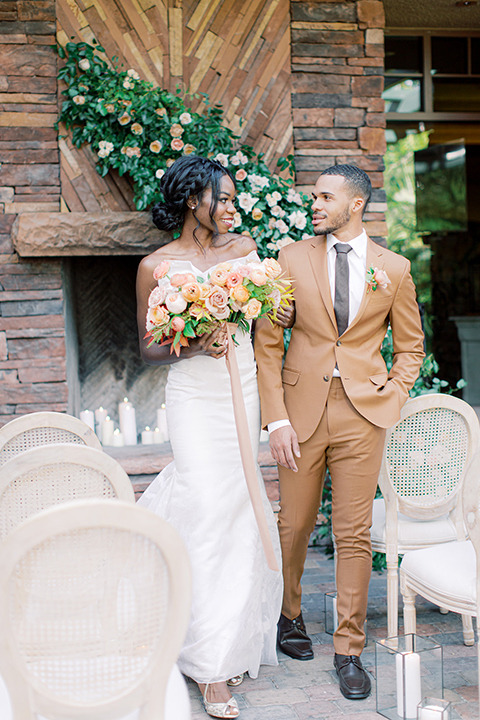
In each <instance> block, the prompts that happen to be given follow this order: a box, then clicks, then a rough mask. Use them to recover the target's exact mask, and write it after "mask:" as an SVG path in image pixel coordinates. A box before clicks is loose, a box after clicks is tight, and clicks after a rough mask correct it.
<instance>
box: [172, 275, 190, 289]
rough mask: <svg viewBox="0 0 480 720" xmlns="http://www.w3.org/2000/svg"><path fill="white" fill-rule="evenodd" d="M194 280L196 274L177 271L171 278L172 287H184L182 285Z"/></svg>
mask: <svg viewBox="0 0 480 720" xmlns="http://www.w3.org/2000/svg"><path fill="white" fill-rule="evenodd" d="M192 282H195V275H193V274H192V273H175V274H174V275H172V277H171V278H170V285H171V286H172V287H182V285H185V284H186V283H192Z"/></svg>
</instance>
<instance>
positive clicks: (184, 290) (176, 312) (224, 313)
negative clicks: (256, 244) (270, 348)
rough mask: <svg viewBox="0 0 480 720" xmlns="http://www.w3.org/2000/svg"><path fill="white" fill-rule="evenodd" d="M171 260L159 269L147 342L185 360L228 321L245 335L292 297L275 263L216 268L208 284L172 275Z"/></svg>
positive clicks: (186, 275)
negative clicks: (194, 343) (193, 343)
mask: <svg viewBox="0 0 480 720" xmlns="http://www.w3.org/2000/svg"><path fill="white" fill-rule="evenodd" d="M169 270H170V263H169V262H168V261H167V260H162V262H161V263H160V264H159V265H157V267H156V268H155V270H154V272H153V277H154V278H155V280H157V287H155V288H154V289H153V290H152V292H151V293H150V296H149V298H148V311H147V321H146V329H147V334H146V335H145V337H146V338H147V337H150V338H151V339H150V342H149V346H150V345H151V344H152V343H153V342H156V343H159V344H160V345H168V344H170V345H171V348H170V352H175V354H176V355H177V357H178V356H179V355H180V349H181V347H182V346H184V347H185V346H188V339H189V338H195V337H199V336H201V335H204V334H205V333H211V332H213V330H214V329H215V328H216V327H218V326H220V325H221V324H222V323H224V322H231V323H236V324H237V325H238V326H239V327H240V328H242V330H244V331H245V332H248V331H249V322H248V321H249V320H253V319H255V318H259V317H263V316H265V315H269V316H270V317H271V318H273V319H275V317H276V312H277V309H278V308H279V307H280V306H281V305H283V306H286V305H287V304H288V302H289V300H290V298H291V297H292V291H291V285H290V282H289V281H288V280H285V279H284V278H282V268H281V267H280V265H279V263H278V262H277V261H276V260H274V259H273V258H266V259H265V260H263V261H262V262H259V261H257V262H247V263H245V264H237V263H235V262H234V264H232V263H230V262H224V263H220V264H219V265H215V267H214V268H212V270H211V271H209V273H208V274H207V277H206V279H205V278H203V277H201V276H197V277H196V276H195V275H194V274H193V273H190V272H185V273H178V272H176V273H174V274H173V275H169Z"/></svg>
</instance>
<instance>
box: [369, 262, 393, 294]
mask: <svg viewBox="0 0 480 720" xmlns="http://www.w3.org/2000/svg"><path fill="white" fill-rule="evenodd" d="M366 280H367V285H368V288H367V292H370V290H373V291H374V292H375V290H376V289H377V287H378V286H380V287H381V288H383V289H384V290H385V289H386V287H387V285H390V282H391V280H390V278H389V277H388V275H387V273H386V272H385V270H379V269H378V268H374V267H373V265H370V267H369V268H368V270H367V278H366Z"/></svg>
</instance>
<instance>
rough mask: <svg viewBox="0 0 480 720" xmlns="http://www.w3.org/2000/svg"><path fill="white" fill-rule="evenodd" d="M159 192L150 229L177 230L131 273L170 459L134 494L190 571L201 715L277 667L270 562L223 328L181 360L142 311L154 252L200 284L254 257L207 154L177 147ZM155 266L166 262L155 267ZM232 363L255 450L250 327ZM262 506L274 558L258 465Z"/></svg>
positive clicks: (223, 180) (231, 191)
mask: <svg viewBox="0 0 480 720" xmlns="http://www.w3.org/2000/svg"><path fill="white" fill-rule="evenodd" d="M161 189H162V193H163V196H164V199H165V201H164V202H163V203H159V204H157V205H155V207H154V208H153V221H154V223H155V225H156V226H157V227H158V228H160V229H161V230H177V229H181V233H180V236H179V237H178V239H176V240H172V241H171V242H169V243H168V244H167V245H163V246H162V247H160V248H159V249H158V250H156V251H155V252H154V253H152V254H151V255H149V256H148V257H146V258H144V259H143V260H142V261H141V263H140V266H139V270H138V277H137V303H138V316H137V319H138V329H139V337H140V348H141V355H142V358H143V360H144V361H145V362H147V363H148V364H151V365H163V364H169V365H170V371H169V374H168V381H167V386H166V391H165V393H166V405H167V418H168V429H169V433H170V439H171V443H172V449H173V456H174V461H173V462H172V463H170V465H168V466H167V467H166V468H165V469H164V470H163V471H162V472H161V473H160V474H159V475H158V476H157V478H156V479H155V480H154V482H153V483H152V484H151V485H150V487H149V488H148V489H147V490H146V492H145V493H144V495H143V496H142V497H141V499H140V500H139V503H140V504H141V505H143V506H145V507H148V508H150V509H151V510H153V511H154V512H156V513H157V514H158V515H160V516H161V517H162V518H164V519H166V520H167V521H168V522H170V523H171V524H172V525H173V526H174V527H175V528H176V529H177V530H178V531H179V533H180V534H181V536H182V538H183V540H184V542H185V545H186V547H187V550H188V552H189V556H190V560H191V564H192V572H193V605H192V611H191V617H190V625H189V629H188V632H187V637H186V640H185V645H184V647H183V650H182V652H181V654H180V657H179V660H178V665H179V668H180V670H181V671H182V672H183V673H184V674H185V675H187V676H189V677H191V678H192V679H193V680H195V681H196V682H197V683H198V686H199V688H200V691H201V693H202V696H203V699H204V704H205V709H206V711H207V713H208V714H209V715H211V716H212V717H221V718H234V717H237V716H238V714H239V710H238V705H237V702H236V700H235V698H233V697H232V695H231V692H230V690H229V687H228V686H237V685H239V684H240V683H241V682H242V679H243V673H245V672H248V673H249V675H250V677H253V678H256V677H257V676H258V671H259V666H260V664H266V665H276V664H277V656H276V649H275V646H276V624H277V621H278V618H279V616H280V609H281V599H282V580H281V573H280V572H275V571H273V570H270V569H269V568H268V566H267V562H266V559H265V555H264V551H263V547H262V543H261V540H260V535H259V532H258V528H257V525H256V521H255V518H254V514H253V509H252V505H251V502H250V499H249V495H248V490H247V485H246V481H245V477H244V473H243V469H242V463H241V458H240V451H239V447H238V440H237V434H236V427H235V421H234V415H233V405H232V397H231V389H230V379H229V375H228V371H227V367H226V363H225V354H226V348H227V338H226V332H225V329H224V328H223V327H222V328H219V329H217V330H215V331H214V332H213V333H212V334H210V335H204V336H202V337H199V338H195V339H193V340H190V341H189V343H190V344H189V346H188V347H182V348H181V352H180V357H178V358H177V356H176V355H175V354H174V353H173V354H171V353H170V346H164V347H161V346H160V345H157V344H152V345H151V346H150V347H147V340H144V335H145V318H146V314H147V305H148V296H149V294H150V292H151V291H152V289H153V288H154V287H155V285H156V281H155V280H154V277H153V273H154V269H155V268H156V266H157V265H159V264H160V263H161V262H162V261H167V262H168V263H169V267H170V269H169V274H170V273H184V272H189V273H193V274H194V275H195V277H196V278H197V279H199V280H200V281H203V280H204V279H205V280H206V279H207V277H208V275H209V273H210V272H211V271H212V270H213V269H214V268H215V267H216V266H217V265H219V264H220V263H227V262H228V263H229V264H230V265H231V266H232V267H233V268H235V267H237V266H240V265H244V264H246V263H248V262H251V261H258V256H257V254H256V245H255V242H254V241H253V240H252V238H250V237H246V236H242V235H238V234H233V233H229V232H228V231H229V230H230V229H231V228H232V226H233V217H234V214H235V205H234V202H235V192H236V188H235V181H234V179H233V177H232V175H231V173H230V172H229V171H228V170H227V169H226V168H224V167H223V166H222V165H220V163H218V162H216V161H214V160H207V159H206V158H201V157H196V156H192V155H190V156H186V157H182V158H180V159H179V160H177V161H176V162H175V163H174V164H173V165H172V166H171V167H170V168H169V169H168V170H167V172H166V173H165V175H164V177H163V178H162V182H161ZM164 267H165V266H164ZM236 340H237V342H238V346H237V347H236V355H237V362H238V365H239V370H240V376H241V381H242V390H243V395H244V400H245V405H246V409H247V416H248V423H249V429H250V436H251V442H252V446H253V451H254V455H255V457H256V456H257V453H258V443H259V434H260V409H259V399H258V393H257V380H256V367H255V361H254V357H253V350H252V344H251V341H250V336H249V335H245V334H243V333H242V332H240V331H238V332H237V333H236ZM257 475H258V479H259V483H260V486H261V493H262V498H263V505H264V508H265V513H266V516H267V521H268V526H269V529H270V535H271V538H272V543H273V546H274V549H275V554H276V556H277V562H278V564H279V566H280V549H279V542H278V535H277V528H276V523H275V519H274V516H273V513H272V510H271V507H270V503H269V501H268V499H267V497H266V493H265V488H264V486H263V482H262V480H261V474H260V470H259V468H258V466H257Z"/></svg>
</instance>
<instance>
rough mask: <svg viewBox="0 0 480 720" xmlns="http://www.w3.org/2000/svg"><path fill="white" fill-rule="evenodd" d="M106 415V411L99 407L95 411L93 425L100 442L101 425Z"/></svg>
mask: <svg viewBox="0 0 480 720" xmlns="http://www.w3.org/2000/svg"><path fill="white" fill-rule="evenodd" d="M107 415H108V410H105V409H104V408H103V407H101V406H100V407H99V408H98V410H95V425H96V430H95V432H96V433H97V435H98V437H99V438H100V440H101V439H102V423H103V422H104V421H105V419H106V417H107Z"/></svg>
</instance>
